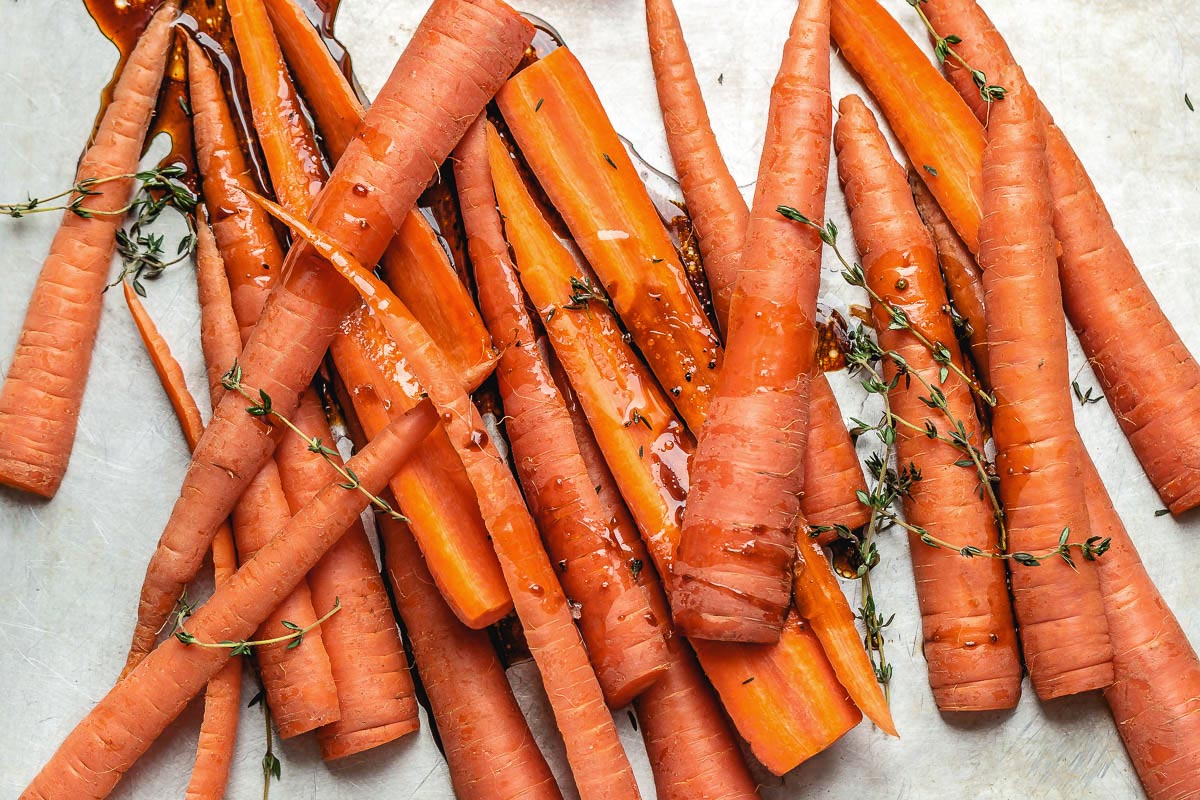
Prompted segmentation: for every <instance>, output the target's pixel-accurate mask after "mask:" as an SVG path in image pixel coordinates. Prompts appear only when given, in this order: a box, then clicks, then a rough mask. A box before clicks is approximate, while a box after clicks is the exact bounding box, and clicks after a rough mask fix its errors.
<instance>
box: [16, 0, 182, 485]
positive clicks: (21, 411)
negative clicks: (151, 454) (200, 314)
mask: <svg viewBox="0 0 1200 800" xmlns="http://www.w3.org/2000/svg"><path fill="white" fill-rule="evenodd" d="M178 15H179V4H178V2H176V0H169V2H166V3H164V4H163V6H162V8H160V9H159V10H158V11H157V12H155V14H154V17H153V18H152V19H151V20H150V23H149V25H148V26H147V27H146V30H145V31H144V32H143V33H142V36H141V38H140V39H139V40H138V43H137V46H136V47H135V48H134V50H133V52H131V53H130V54H129V60H128V61H127V62H126V64H125V68H124V69H123V70H122V72H121V77H120V79H119V80H118V81H117V85H116V87H114V89H113V100H112V103H111V104H110V105H109V107H108V109H107V110H106V111H105V112H104V118H103V119H102V120H101V121H100V125H99V127H98V128H97V129H96V135H95V137H94V143H93V144H92V145H91V146H90V147H88V149H87V152H85V153H84V154H83V159H82V160H81V161H80V163H79V169H78V170H77V171H76V173H75V182H76V184H80V183H82V182H84V181H91V180H97V179H107V180H106V182H105V183H104V185H102V186H100V187H98V188H97V189H95V190H94V191H99V192H100V194H97V195H92V196H89V197H86V198H84V199H85V200H86V202H85V203H84V204H83V207H84V208H87V209H90V210H91V211H90V213H86V214H76V213H74V212H72V211H65V212H64V213H63V219H62V222H61V224H60V225H59V229H58V232H57V233H56V234H55V235H54V241H53V242H52V243H51V244H50V254H49V255H47V256H46V261H45V262H44V263H43V264H42V271H41V273H40V274H39V275H38V280H37V283H36V284H35V285H34V289H33V295H32V296H31V297H30V299H29V308H28V310H27V311H26V312H25V321H24V323H23V324H22V326H21V333H20V335H19V337H18V339H17V346H16V351H15V352H14V353H13V356H12V359H11V360H10V361H9V362H8V373H7V375H6V376H5V378H4V385H3V387H0V484H4V485H6V486H12V487H13V488H16V489H21V490H23V491H26V492H33V493H34V494H38V495H41V496H42V497H53V496H54V494H55V492H57V491H58V487H59V485H60V484H61V483H62V479H63V475H64V474H66V471H67V462H68V461H69V460H70V458H71V448H72V446H73V445H74V443H75V429H76V426H77V425H78V423H79V407H80V405H81V404H82V402H83V392H84V388H85V386H86V385H87V375H88V368H89V367H90V365H91V361H92V348H93V347H94V345H95V343H96V330H97V329H98V328H99V326H100V311H101V308H102V303H101V299H102V297H103V293H104V284H105V283H106V282H107V280H108V269H109V265H110V262H111V259H112V254H113V248H114V246H115V243H116V234H117V230H118V229H119V228H120V227H121V220H122V216H123V215H122V214H120V213H118V212H119V211H120V209H122V208H123V207H124V206H125V205H126V203H127V202H128V201H129V194H130V190H131V187H132V186H133V178H120V179H113V178H114V177H115V176H119V175H126V174H132V173H134V172H137V168H138V160H139V159H140V158H141V156H142V143H143V140H144V139H145V137H146V130H147V129H148V128H149V125H150V118H151V117H152V116H153V115H154V108H155V105H156V104H157V102H158V88H159V85H160V84H161V82H162V77H163V70H164V69H165V66H166V61H167V50H168V49H169V47H170V44H171V36H172V31H173V27H174V24H175V18H176V17H177V16H178Z"/></svg>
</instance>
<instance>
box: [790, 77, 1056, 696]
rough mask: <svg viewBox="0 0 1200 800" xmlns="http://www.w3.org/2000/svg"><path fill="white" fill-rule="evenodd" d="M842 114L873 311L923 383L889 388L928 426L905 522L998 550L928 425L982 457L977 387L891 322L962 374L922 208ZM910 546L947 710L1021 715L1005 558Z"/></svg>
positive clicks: (908, 455) (903, 435)
mask: <svg viewBox="0 0 1200 800" xmlns="http://www.w3.org/2000/svg"><path fill="white" fill-rule="evenodd" d="M838 110H839V112H840V114H839V117H838V123H837V127H836V133H835V143H836V147H837V154H838V170H839V172H840V174H841V178H842V184H843V185H844V187H845V190H846V204H847V205H848V206H849V208H850V222H851V225H852V227H853V228H854V237H855V241H856V242H857V243H858V250H859V253H860V254H861V258H862V264H863V268H864V270H865V275H866V279H867V286H868V287H870V289H871V291H873V292H875V293H876V294H877V295H878V296H880V297H882V298H884V300H885V301H886V303H887V305H884V304H883V303H879V302H875V301H873V302H872V304H871V307H872V308H871V310H872V315H873V318H874V321H875V330H876V331H877V332H878V336H879V344H880V346H881V347H882V348H884V349H885V350H887V351H889V352H893V353H896V354H898V355H899V356H900V357H901V358H903V359H904V362H905V363H906V364H907V368H908V370H909V371H910V373H909V374H910V375H912V376H915V377H910V378H909V379H908V380H907V381H905V380H901V381H900V382H899V383H897V385H896V386H895V387H894V388H892V390H891V391H890V392H889V400H890V403H891V406H892V410H893V411H894V412H895V413H896V414H897V415H898V416H899V417H901V418H903V419H905V420H907V421H908V422H910V423H912V424H914V425H916V426H917V428H918V430H915V431H914V430H912V429H910V428H908V427H907V426H901V428H900V430H899V431H898V432H897V434H898V435H897V441H896V448H897V454H898V456H897V457H898V459H899V463H900V464H902V465H904V466H905V467H912V468H914V469H916V470H918V473H919V474H920V476H921V479H920V480H919V481H915V482H914V483H913V484H912V488H911V490H910V492H909V493H908V494H907V495H906V496H905V498H904V514H905V517H906V519H907V521H908V522H909V523H911V524H912V525H914V526H918V527H922V528H924V529H925V530H927V531H929V533H930V534H931V535H932V536H935V537H938V538H940V539H942V540H949V541H953V542H955V543H956V544H958V545H959V546H961V547H968V546H969V547H975V548H978V549H979V550H981V551H986V552H992V553H994V552H996V550H997V548H998V547H999V541H998V536H997V530H996V524H995V518H994V514H993V511H992V508H991V504H990V503H989V502H988V501H987V499H986V498H985V497H984V495H983V494H982V493H981V492H980V491H979V486H980V484H979V482H980V476H979V474H978V473H977V472H976V471H975V470H974V469H972V468H969V467H964V466H962V465H960V464H958V463H957V462H959V461H960V460H961V459H964V458H965V456H964V454H963V453H962V451H961V450H959V449H957V448H956V447H955V446H954V445H952V444H950V443H948V442H945V441H941V440H939V439H931V438H929V437H928V436H927V435H926V434H925V432H924V431H923V430H920V429H921V428H924V427H925V426H926V425H930V424H932V425H933V426H934V427H935V429H936V430H939V431H942V432H943V434H942V435H944V436H948V435H949V432H950V431H953V430H954V429H955V424H956V422H961V423H962V425H963V428H962V430H963V431H964V432H965V434H966V435H967V437H969V438H968V441H969V443H970V445H971V446H972V447H976V448H979V449H981V450H982V448H983V437H984V430H983V427H982V426H981V425H980V424H979V420H978V418H977V417H976V415H975V404H974V400H973V398H972V392H971V387H970V386H969V385H968V384H967V383H966V381H965V380H963V378H962V377H961V376H960V375H959V374H958V373H957V372H954V371H950V370H946V371H945V372H944V373H943V372H942V369H943V367H944V364H943V363H939V362H937V361H936V360H935V359H934V354H933V353H932V352H931V351H930V350H929V349H928V348H927V347H926V345H925V344H923V343H922V342H921V341H919V340H918V339H917V338H916V337H915V336H914V335H913V334H912V333H911V332H909V331H905V330H901V329H896V328H893V327H892V326H891V324H890V323H891V321H892V311H891V308H892V307H893V306H894V307H897V308H900V309H902V310H903V312H904V313H905V314H906V315H907V319H908V320H909V321H910V323H911V324H912V325H913V326H914V327H915V328H916V329H917V330H919V331H920V332H921V334H922V335H923V336H925V338H926V339H928V340H929V341H932V342H938V343H940V344H941V345H943V346H944V347H945V349H946V353H947V354H948V357H949V359H950V361H951V363H953V364H955V365H957V366H958V368H959V369H961V368H962V363H963V356H962V353H961V351H960V350H959V346H958V341H957V339H956V338H955V335H954V327H953V323H952V319H951V317H950V313H949V310H948V308H947V299H946V289H945V287H944V285H943V283H942V276H941V275H940V274H939V272H938V267H937V261H936V258H935V254H934V249H933V242H932V240H931V239H930V236H929V233H928V231H927V230H926V228H925V226H924V225H923V224H922V221H921V217H920V216H919V215H918V213H917V209H916V206H915V205H914V203H913V200H912V195H911V192H910V189H909V187H908V185H907V183H906V182H905V175H904V169H903V168H902V167H901V166H900V165H899V164H898V163H896V160H895V158H893V156H892V152H891V149H890V148H889V146H888V143H887V140H886V139H884V137H883V134H882V133H881V132H880V130H879V127H878V125H877V123H876V121H875V117H874V115H873V114H872V113H871V111H870V110H869V109H868V108H867V106H866V105H865V104H864V103H863V102H862V100H860V99H859V98H858V97H856V96H854V95H850V96H848V97H846V98H844V99H843V100H842V102H841V104H840V106H839V109H838ZM976 274H978V273H976ZM985 333H986V331H985ZM1021 346H1022V347H1025V346H1027V343H1025V342H1022V343H1021ZM883 368H884V377H885V378H886V379H887V380H889V381H890V380H892V378H893V377H894V376H895V375H896V374H897V372H898V368H897V365H896V364H895V363H894V362H891V361H887V362H885V363H884V365H883ZM922 381H923V382H922ZM926 384H928V385H929V386H931V387H935V388H936V389H937V390H938V391H940V392H942V395H943V397H944V399H945V407H946V410H945V413H943V412H942V411H940V410H937V409H935V408H932V407H930V406H929V405H928V404H927V403H925V402H924V401H923V398H926V397H930V396H931V395H930V390H929V389H927V388H926ZM1064 388H1065V387H1064ZM909 541H910V549H911V551H912V562H913V575H914V577H915V578H916V583H917V599H918V601H919V602H920V606H921V612H922V613H921V616H922V627H923V632H924V652H925V661H926V663H927V664H928V666H929V684H930V687H931V688H932V689H933V698H934V701H935V702H936V703H937V705H938V708H939V709H942V710H943V711H984V710H993V709H1001V708H1012V707H1013V706H1015V705H1016V703H1017V700H1018V699H1019V698H1020V696H1021V672H1022V671H1021V657H1020V653H1019V652H1018V647H1017V635H1016V629H1015V627H1014V624H1013V616H1012V606H1011V604H1010V602H1009V598H1008V577H1007V575H1006V571H1005V568H1004V564H1003V562H1001V561H999V560H996V559H988V558H974V559H967V558H964V557H963V556H962V555H960V554H959V553H957V552H954V551H951V550H943V549H937V548H934V547H930V546H927V545H924V544H922V543H921V541H920V539H919V538H918V537H917V536H912V537H910V540H909ZM1017 569H1028V568H1026V567H1018V568H1017ZM801 613H803V610H802V611H801Z"/></svg>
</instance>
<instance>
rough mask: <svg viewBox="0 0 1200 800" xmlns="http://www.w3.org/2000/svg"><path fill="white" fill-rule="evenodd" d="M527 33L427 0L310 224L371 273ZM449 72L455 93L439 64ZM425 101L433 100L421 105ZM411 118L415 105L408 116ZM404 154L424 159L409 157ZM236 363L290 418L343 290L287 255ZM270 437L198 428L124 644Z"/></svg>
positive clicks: (227, 412)
mask: <svg viewBox="0 0 1200 800" xmlns="http://www.w3.org/2000/svg"><path fill="white" fill-rule="evenodd" d="M531 36H532V28H531V26H530V25H529V24H528V23H527V22H526V21H525V20H523V19H522V18H521V17H519V16H517V15H516V14H515V13H514V12H513V11H512V10H511V9H510V8H509V7H508V6H507V5H504V4H503V3H502V2H500V0H436V1H435V2H434V4H433V6H432V7H431V8H430V10H429V12H428V13H427V14H426V16H425V18H424V20H422V23H421V24H420V25H419V26H418V27H417V30H416V31H415V33H414V35H413V39H412V41H411V42H410V43H409V45H408V47H407V48H406V49H405V52H404V54H402V55H401V57H400V59H399V61H398V62H397V65H396V68H395V70H394V71H393V74H392V77H391V78H390V79H389V80H388V82H387V83H386V85H385V87H384V89H383V90H382V91H381V92H380V96H379V98H378V99H377V100H376V103H375V105H374V106H372V108H371V110H370V111H369V112H368V113H367V116H366V118H365V120H364V123H363V126H364V127H363V135H362V136H361V137H359V138H357V139H355V140H354V142H353V143H352V144H351V146H350V147H349V148H348V149H347V152H346V154H345V155H344V156H343V157H342V159H341V160H340V161H339V162H338V165H337V167H336V168H335V169H334V172H333V174H332V175H331V176H330V180H329V182H328V183H327V184H326V187H325V189H323V190H322V192H321V195H320V197H319V198H318V200H317V204H316V206H315V207H314V209H313V214H312V216H313V220H314V221H315V222H316V224H317V225H318V226H320V227H321V228H322V229H323V230H326V231H328V232H329V233H330V234H331V235H333V236H334V237H335V238H336V239H337V240H338V241H341V242H343V243H346V244H347V245H349V246H350V247H352V248H353V252H354V253H355V255H356V256H358V257H359V258H360V259H361V260H363V261H366V262H367V263H374V262H375V261H376V260H378V258H379V256H380V255H381V254H382V253H383V250H384V248H385V247H386V246H387V242H388V241H389V240H390V239H391V236H392V233H393V232H394V231H395V230H396V228H397V227H398V226H399V224H400V223H401V221H402V220H403V217H404V215H405V214H407V213H408V211H409V210H410V209H411V207H412V204H413V203H414V202H415V201H416V198H417V196H418V195H419V194H420V192H421V190H422V188H423V187H424V186H425V184H426V183H427V182H428V181H429V180H430V177H431V176H432V173H433V169H434V166H435V165H436V164H437V163H438V162H439V161H440V160H441V159H442V158H444V157H445V156H446V155H448V154H449V151H450V149H451V148H452V147H453V145H454V143H455V142H456V140H457V139H458V138H459V137H460V136H461V134H462V132H463V131H465V129H466V127H467V125H468V124H470V122H471V120H473V119H474V118H475V117H476V116H477V115H478V114H479V112H480V111H481V110H482V108H483V105H484V104H485V103H486V102H487V100H488V99H489V98H490V97H491V95H492V94H493V93H494V91H495V89H496V88H497V87H498V86H499V85H500V83H501V82H502V81H503V80H504V78H505V76H507V74H508V73H509V72H510V71H511V70H512V68H513V67H514V66H515V65H516V63H517V61H518V60H519V58H520V56H521V54H522V53H523V52H524V49H525V46H526V45H527V44H528V42H529V40H530V38H531ZM446 62H453V63H455V64H456V65H457V67H458V71H457V76H456V80H455V81H454V82H453V91H446V90H445V88H446V83H447V78H446V76H445V74H444V71H443V70H442V68H441V67H440V66H438V65H440V64H443V63H446ZM429 97H436V98H437V102H436V103H434V104H433V105H432V106H431V105H430V104H429V102H428V98H429ZM416 109H420V111H419V112H418V111H417V110H416ZM412 153H423V154H424V156H423V157H422V158H421V159H419V160H416V159H413V158H411V154H412ZM285 275H286V279H285V280H284V281H282V282H281V283H280V284H279V286H278V287H277V288H276V289H275V291H274V292H273V293H272V295H271V299H270V301H269V302H268V303H267V307H266V308H265V309H264V311H263V314H262V318H261V320H260V321H259V323H258V325H256V326H255V329H254V333H253V334H252V335H251V337H250V339H249V341H248V342H247V345H246V348H245V349H244V351H243V353H242V358H241V366H242V369H243V376H244V378H245V379H246V381H247V382H248V383H250V384H251V385H254V386H256V387H259V388H261V389H262V390H264V391H266V392H268V393H269V394H270V396H271V397H272V399H273V402H274V405H275V408H276V410H278V411H280V412H281V413H284V414H289V413H291V411H292V410H293V409H294V408H295V406H296V403H297V400H298V398H299V394H300V391H301V390H302V389H303V387H304V386H305V384H306V383H307V382H308V380H309V379H311V377H312V375H313V373H314V372H315V371H316V368H317V366H318V363H319V361H320V359H321V357H322V355H323V354H324V352H325V350H326V349H327V348H328V346H329V342H330V340H331V339H332V338H333V336H334V334H335V333H336V331H337V327H338V325H339V324H340V322H341V321H342V319H343V317H344V316H345V314H346V312H347V311H348V310H349V309H350V308H352V307H353V304H354V302H355V300H354V291H353V289H352V288H350V287H349V286H347V285H346V283H345V282H344V281H343V280H342V279H341V278H340V277H338V276H337V275H336V274H335V273H334V272H333V271H331V270H329V268H328V267H327V266H326V264H325V262H324V261H323V260H322V259H321V258H320V257H319V256H317V255H316V254H315V253H313V252H312V250H311V249H310V248H309V247H306V246H299V247H295V248H293V249H292V251H291V252H290V253H289V256H288V260H287V262H286V268H285ZM275 442H276V440H275V437H274V436H273V435H272V431H270V430H269V429H268V427H267V426H265V425H264V424H262V422H260V421H258V420H255V419H253V418H251V417H250V416H249V415H247V414H246V413H245V406H244V404H243V403H242V402H241V401H240V399H235V398H233V397H231V396H227V397H226V398H225V399H224V400H223V401H222V403H221V404H220V405H219V406H218V407H217V410H216V412H215V414H214V416H213V421H212V422H211V423H210V424H209V426H208V428H207V429H206V430H205V434H204V437H203V438H202V439H201V442H200V445H199V447H197V449H196V453H195V454H194V456H193V459H192V465H191V466H190V467H189V469H188V474H187V476H186V477H185V481H184V487H183V489H182V491H181V494H180V499H179V500H178V501H177V502H176V505H175V508H174V509H173V510H172V514H171V518H170V520H169V521H168V523H167V527H166V529H165V530H164V532H163V535H162V537H161V538H160V540H159V546H158V548H157V550H156V552H155V554H154V556H153V557H152V559H151V562H150V565H149V566H148V567H147V571H146V580H145V581H144V584H143V587H142V597H141V601H140V603H139V607H138V621H137V625H136V628H135V631H134V636H133V641H132V643H131V648H130V655H131V657H130V662H131V663H136V662H137V661H138V660H139V659H140V658H141V657H142V655H143V654H144V653H145V652H147V651H148V650H149V649H150V647H151V646H152V645H153V642H154V638H155V633H156V632H157V631H158V629H159V628H160V627H161V625H162V623H163V622H164V620H165V619H166V618H167V616H168V615H169V614H170V610H171V608H172V606H173V605H174V603H175V598H176V597H178V596H179V592H180V590H181V587H182V586H183V585H184V584H185V583H186V582H187V581H188V580H189V579H190V578H191V577H192V576H194V575H195V573H196V570H197V569H198V568H199V565H200V562H201V560H202V557H203V553H204V550H205V549H207V547H208V543H209V540H210V539H211V536H212V532H213V530H215V527H216V525H217V523H218V522H219V521H220V520H221V519H222V518H224V516H225V515H226V514H228V512H229V511H230V510H231V509H232V506H233V505H234V503H235V502H236V499H237V498H238V497H239V496H240V495H241V493H242V491H243V490H244V488H245V486H246V484H247V483H248V481H249V480H250V478H251V477H252V476H253V475H254V474H255V472H256V471H257V469H258V468H259V467H260V466H261V465H262V464H263V463H264V462H265V461H266V459H267V457H268V456H269V455H270V454H271V452H272V450H273V449H274V446H275Z"/></svg>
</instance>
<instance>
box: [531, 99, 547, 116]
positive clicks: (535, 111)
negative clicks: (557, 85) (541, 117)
mask: <svg viewBox="0 0 1200 800" xmlns="http://www.w3.org/2000/svg"><path fill="white" fill-rule="evenodd" d="M544 102H546V98H544V97H539V98H538V101H537V105H535V106H534V107H533V113H535V114H536V113H537V112H539V111H541V110H542V103H544Z"/></svg>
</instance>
